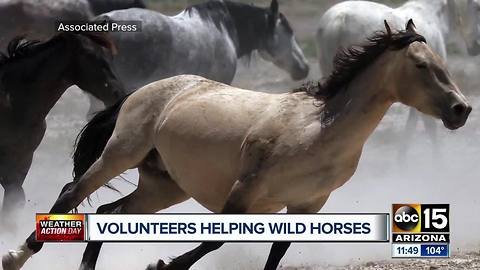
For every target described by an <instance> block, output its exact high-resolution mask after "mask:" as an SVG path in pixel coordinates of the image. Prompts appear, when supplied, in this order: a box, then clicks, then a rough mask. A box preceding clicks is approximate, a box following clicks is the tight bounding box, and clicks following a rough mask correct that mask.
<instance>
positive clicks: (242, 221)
mask: <svg viewBox="0 0 480 270" xmlns="http://www.w3.org/2000/svg"><path fill="white" fill-rule="evenodd" d="M85 225H86V230H85V231H86V235H85V236H86V237H85V240H86V241H122V242H144V241H152V242H155V241H158V242H200V241H226V242H250V241H251V242H272V241H291V242H388V241H389V237H390V230H389V214H305V215H303V214H251V215H247V214H245V215H223V214H151V215H117V214H108V215H100V214H89V215H86V224H85Z"/></svg>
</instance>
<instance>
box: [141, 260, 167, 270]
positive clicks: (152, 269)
mask: <svg viewBox="0 0 480 270" xmlns="http://www.w3.org/2000/svg"><path fill="white" fill-rule="evenodd" d="M166 269H167V264H166V263H165V262H164V261H163V260H158V262H157V263H156V264H155V263H152V264H149V265H148V266H147V269H145V270H166Z"/></svg>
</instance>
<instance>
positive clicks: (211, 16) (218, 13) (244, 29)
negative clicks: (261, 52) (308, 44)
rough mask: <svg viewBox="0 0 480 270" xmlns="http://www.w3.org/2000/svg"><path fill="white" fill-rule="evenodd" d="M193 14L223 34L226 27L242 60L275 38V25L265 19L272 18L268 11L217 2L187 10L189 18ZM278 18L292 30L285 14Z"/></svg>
mask: <svg viewBox="0 0 480 270" xmlns="http://www.w3.org/2000/svg"><path fill="white" fill-rule="evenodd" d="M194 10H195V11H197V12H198V14H199V16H200V17H201V18H202V19H203V20H210V21H212V22H213V23H214V24H215V26H216V27H217V28H218V29H220V30H222V26H224V27H225V28H226V30H227V31H228V32H229V34H230V37H232V38H234V39H236V40H235V41H236V42H237V44H239V50H240V52H239V54H240V56H242V55H246V54H249V53H251V52H253V51H254V50H255V49H256V48H258V47H259V44H260V43H261V42H262V39H265V38H267V37H268V36H270V35H272V34H273V31H274V25H269V23H268V20H267V16H266V15H269V14H270V9H269V8H261V7H256V6H253V5H248V4H243V3H237V2H231V1H215V0H214V1H208V2H205V3H201V4H197V5H192V6H190V7H188V8H186V9H185V11H186V12H187V13H188V14H190V15H192V12H193V11H194ZM279 16H280V19H281V20H282V24H284V25H285V26H286V27H287V29H290V30H291V27H290V25H289V24H288V21H287V20H286V19H285V17H284V16H283V15H282V14H279Z"/></svg>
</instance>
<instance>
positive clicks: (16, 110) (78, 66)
mask: <svg viewBox="0 0 480 270" xmlns="http://www.w3.org/2000/svg"><path fill="white" fill-rule="evenodd" d="M102 47H105V48H107V49H108V50H114V47H113V44H112V43H111V42H110V41H109V40H108V39H107V38H106V37H105V36H103V35H98V34H87V33H85V34H72V33H59V34H57V35H55V36H54V37H52V38H51V39H49V40H47V41H44V42H38V41H31V40H26V39H23V38H16V39H14V40H12V41H11V42H10V44H9V46H8V52H7V55H4V54H1V53H0V133H1V134H2V136H1V137H0V185H2V187H3V188H4V189H5V196H4V198H3V206H2V211H1V212H0V216H1V220H2V222H4V221H8V220H9V218H8V217H7V216H9V215H10V214H11V213H12V212H13V211H14V210H15V209H17V208H19V207H20V206H23V204H24V203H25V193H24V191H23V188H22V185H23V181H24V180H25V177H26V175H27V173H28V171H29V169H30V165H31V163H32V158H33V153H34V151H35V149H37V147H38V145H39V144H40V142H41V140H42V138H43V136H44V134H45V130H46V121H45V118H46V116H47V114H48V113H49V112H50V110H51V109H52V107H53V106H54V105H55V103H56V102H57V101H58V100H59V99H60V97H61V96H62V94H63V93H64V92H65V91H66V90H67V88H68V87H70V86H72V85H77V86H79V87H80V88H81V89H83V91H85V92H88V93H89V94H91V95H93V96H95V97H97V98H98V99H100V100H102V101H103V102H104V104H105V105H113V104H115V103H116V102H117V101H118V100H120V99H122V98H123V97H124V95H125V90H124V88H123V86H122V85H121V83H120V82H119V81H118V80H117V78H116V76H115V75H114V74H113V73H112V71H111V70H110V68H109V65H108V61H107V58H108V56H107V54H105V52H104V51H103V49H102Z"/></svg>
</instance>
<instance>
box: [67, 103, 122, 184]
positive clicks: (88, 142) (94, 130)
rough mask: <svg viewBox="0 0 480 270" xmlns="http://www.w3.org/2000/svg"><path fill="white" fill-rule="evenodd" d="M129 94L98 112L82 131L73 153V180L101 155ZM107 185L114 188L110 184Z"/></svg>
mask: <svg viewBox="0 0 480 270" xmlns="http://www.w3.org/2000/svg"><path fill="white" fill-rule="evenodd" d="M127 97H128V95H127V96H126V97H124V98H123V99H122V100H120V101H119V102H117V103H116V104H114V105H112V106H110V107H108V108H106V109H105V110H103V111H100V112H98V113H97V114H95V116H94V117H93V118H92V120H90V121H89V122H88V123H87V124H86V125H85V127H83V129H82V130H81V131H80V133H79V134H78V136H77V139H76V140H75V146H74V153H73V181H74V182H76V181H78V180H79V179H80V177H81V176H82V175H83V174H84V173H85V172H86V171H87V170H88V168H90V166H92V164H93V163H94V162H95V161H96V160H97V159H98V158H99V157H100V155H101V154H102V152H103V149H105V145H106V144H107V142H108V140H109V139H110V136H112V133H113V129H114V128H115V123H116V122H117V117H118V113H119V111H120V108H121V107H122V105H123V103H124V102H125V100H126V99H127ZM105 186H107V187H110V188H112V187H111V186H109V185H108V184H106V185H105Z"/></svg>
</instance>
